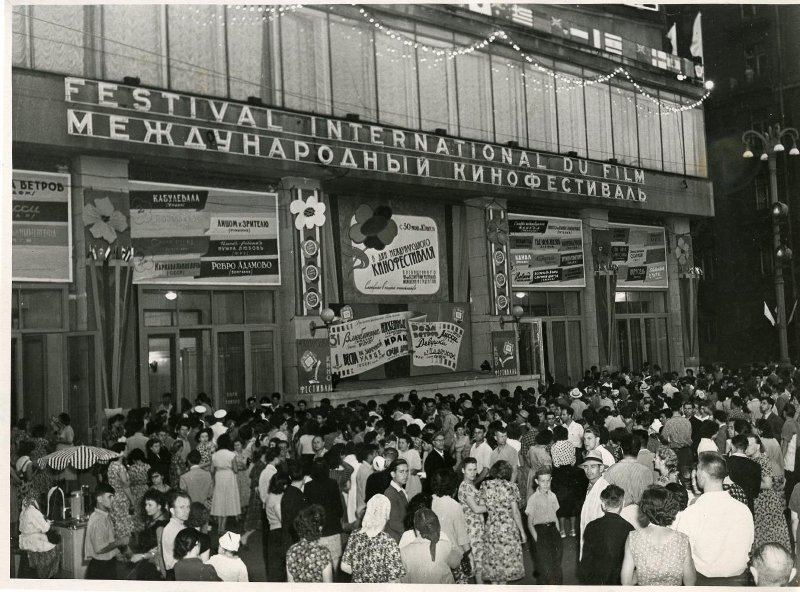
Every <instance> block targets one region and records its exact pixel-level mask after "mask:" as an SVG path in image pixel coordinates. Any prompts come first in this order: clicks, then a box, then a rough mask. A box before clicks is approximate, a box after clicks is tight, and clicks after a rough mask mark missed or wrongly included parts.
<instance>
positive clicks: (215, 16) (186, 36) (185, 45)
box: [167, 4, 228, 97]
mask: <svg viewBox="0 0 800 592" xmlns="http://www.w3.org/2000/svg"><path fill="white" fill-rule="evenodd" d="M167 14H168V15H169V16H168V19H167V26H168V28H169V77H170V86H171V87H172V88H174V89H175V90H180V91H187V92H194V93H198V94H204V95H212V96H223V97H224V96H226V95H227V94H228V93H227V90H228V89H227V79H226V78H227V74H228V73H227V71H226V68H225V53H226V49H225V9H224V7H223V6H212V5H206V4H203V5H191V6H190V5H181V4H173V5H170V6H168V7H167Z"/></svg>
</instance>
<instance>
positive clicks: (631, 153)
mask: <svg viewBox="0 0 800 592" xmlns="http://www.w3.org/2000/svg"><path fill="white" fill-rule="evenodd" d="M611 114H612V117H613V120H614V157H615V158H616V159H617V160H619V162H620V163H621V164H631V165H635V166H639V140H638V137H637V130H636V97H635V96H634V93H633V91H630V90H625V89H622V88H618V87H613V88H612V89H611Z"/></svg>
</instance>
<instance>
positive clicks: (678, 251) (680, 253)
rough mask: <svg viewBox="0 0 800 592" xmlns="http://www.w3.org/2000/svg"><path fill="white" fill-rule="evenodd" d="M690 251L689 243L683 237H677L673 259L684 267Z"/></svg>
mask: <svg viewBox="0 0 800 592" xmlns="http://www.w3.org/2000/svg"><path fill="white" fill-rule="evenodd" d="M690 249H691V246H690V245H689V241H687V240H686V239H685V238H684V237H682V236H679V237H678V241H677V243H676V245H675V258H676V259H677V260H678V263H680V264H681V265H686V264H687V263H688V262H689V251H690Z"/></svg>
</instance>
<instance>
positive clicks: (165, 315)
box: [139, 289, 177, 327]
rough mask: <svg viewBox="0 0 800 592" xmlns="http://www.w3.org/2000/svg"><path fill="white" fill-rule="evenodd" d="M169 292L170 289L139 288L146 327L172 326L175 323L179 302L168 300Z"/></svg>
mask: <svg viewBox="0 0 800 592" xmlns="http://www.w3.org/2000/svg"><path fill="white" fill-rule="evenodd" d="M167 292H168V290H142V289H140V290H139V298H140V299H141V305H142V310H143V311H144V324H145V326H146V327H171V326H173V325H174V324H175V320H176V318H177V315H176V314H175V308H176V306H177V302H176V301H175V300H167V298H166V294H167Z"/></svg>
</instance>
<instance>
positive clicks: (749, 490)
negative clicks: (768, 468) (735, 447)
mask: <svg viewBox="0 0 800 592" xmlns="http://www.w3.org/2000/svg"><path fill="white" fill-rule="evenodd" d="M727 465H728V476H729V477H730V478H731V481H733V482H734V483H736V484H737V485H738V486H739V487H741V488H742V489H743V490H744V493H745V495H747V505H748V507H749V508H750V511H751V512H752V511H753V502H754V501H755V499H756V498H757V497H758V494H759V493H760V492H761V466H760V465H759V464H758V463H757V462H756V461H754V460H750V459H749V458H745V457H744V456H733V455H731V456H729V457H728V458H727Z"/></svg>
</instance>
